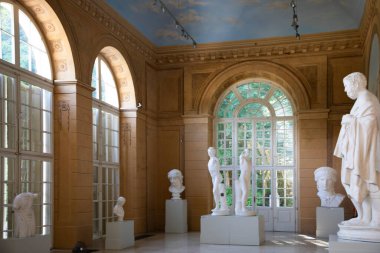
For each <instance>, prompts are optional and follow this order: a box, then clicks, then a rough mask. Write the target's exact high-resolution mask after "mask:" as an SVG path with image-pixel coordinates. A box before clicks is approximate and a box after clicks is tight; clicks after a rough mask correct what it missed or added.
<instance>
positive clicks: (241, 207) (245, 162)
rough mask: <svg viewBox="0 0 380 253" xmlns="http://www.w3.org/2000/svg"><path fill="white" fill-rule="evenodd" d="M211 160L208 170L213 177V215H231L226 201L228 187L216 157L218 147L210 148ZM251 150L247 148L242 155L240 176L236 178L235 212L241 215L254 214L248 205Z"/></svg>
mask: <svg viewBox="0 0 380 253" xmlns="http://www.w3.org/2000/svg"><path fill="white" fill-rule="evenodd" d="M208 155H209V157H210V160H209V162H208V170H209V172H210V176H211V179H212V185H213V190H212V192H213V196H214V202H215V208H214V209H212V215H229V214H230V210H229V208H228V206H227V201H226V188H225V184H224V183H222V181H223V178H222V175H221V174H220V164H219V160H218V158H217V157H216V149H215V148H214V147H209V148H208ZM249 155H250V152H249V150H248V149H245V150H244V151H243V152H242V153H241V155H240V160H239V161H240V177H239V178H238V179H237V180H235V214H236V215H240V216H249V215H254V214H255V213H254V212H253V211H251V210H249V209H248V208H247V206H246V203H247V199H248V195H249V191H250V189H251V175H252V162H251V158H250V156H249Z"/></svg>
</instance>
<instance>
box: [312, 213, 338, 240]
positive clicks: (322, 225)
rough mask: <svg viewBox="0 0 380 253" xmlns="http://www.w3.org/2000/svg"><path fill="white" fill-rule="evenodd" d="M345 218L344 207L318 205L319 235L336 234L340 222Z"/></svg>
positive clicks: (317, 233)
mask: <svg viewBox="0 0 380 253" xmlns="http://www.w3.org/2000/svg"><path fill="white" fill-rule="evenodd" d="M343 220H344V208H343V207H317V231H316V235H317V237H325V238H328V237H329V235H336V233H337V232H338V230H339V228H338V224H339V223H341V222H342V221H343Z"/></svg>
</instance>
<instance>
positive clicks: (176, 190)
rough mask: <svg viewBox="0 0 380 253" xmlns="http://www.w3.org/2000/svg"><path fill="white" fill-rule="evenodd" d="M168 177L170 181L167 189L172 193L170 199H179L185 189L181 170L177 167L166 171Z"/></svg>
mask: <svg viewBox="0 0 380 253" xmlns="http://www.w3.org/2000/svg"><path fill="white" fill-rule="evenodd" d="M168 178H169V181H170V186H169V191H170V192H171V193H172V199H181V193H182V192H183V191H184V190H185V186H183V176H182V172H181V171H180V170H177V169H172V170H171V171H169V173H168Z"/></svg>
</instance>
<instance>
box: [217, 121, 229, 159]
mask: <svg viewBox="0 0 380 253" xmlns="http://www.w3.org/2000/svg"><path fill="white" fill-rule="evenodd" d="M217 129H218V132H217V156H218V158H219V162H220V165H222V166H223V165H232V123H231V122H226V123H218V127H217Z"/></svg>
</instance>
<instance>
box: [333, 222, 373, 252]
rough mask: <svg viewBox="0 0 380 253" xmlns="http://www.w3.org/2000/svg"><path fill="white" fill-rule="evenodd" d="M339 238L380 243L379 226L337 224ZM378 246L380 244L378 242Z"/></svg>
mask: <svg viewBox="0 0 380 253" xmlns="http://www.w3.org/2000/svg"><path fill="white" fill-rule="evenodd" d="M338 226H339V231H338V237H339V239H345V240H352V241H363V242H376V243H380V228H379V227H371V226H363V225H361V226H360V225H343V224H339V225H338ZM379 247H380V244H379Z"/></svg>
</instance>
